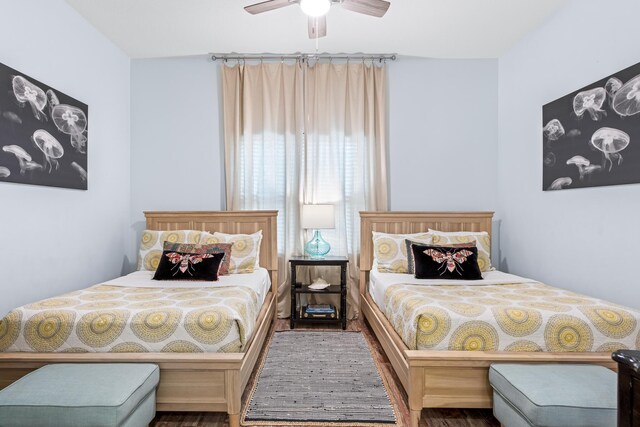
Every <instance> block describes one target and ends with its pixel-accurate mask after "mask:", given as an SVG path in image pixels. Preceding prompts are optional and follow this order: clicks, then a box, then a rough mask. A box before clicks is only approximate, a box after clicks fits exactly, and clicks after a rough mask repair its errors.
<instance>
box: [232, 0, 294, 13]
mask: <svg viewBox="0 0 640 427" xmlns="http://www.w3.org/2000/svg"><path fill="white" fill-rule="evenodd" d="M295 3H297V2H296V1H291V0H267V1H263V2H261V3H256V4H252V5H249V6H246V7H245V8H244V10H246V11H247V12H249V13H250V14H252V15H256V14H258V13H263V12H268V11H270V10H275V9H280V8H282V7H287V6H291V5H292V4H295Z"/></svg>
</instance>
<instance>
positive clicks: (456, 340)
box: [384, 282, 640, 352]
mask: <svg viewBox="0 0 640 427" xmlns="http://www.w3.org/2000/svg"><path fill="white" fill-rule="evenodd" d="M384 307H385V315H386V316H387V319H389V321H390V322H391V324H392V325H393V328H394V329H395V331H396V332H397V333H398V334H399V335H400V336H401V337H402V340H403V341H404V343H405V344H406V345H407V346H408V347H409V349H411V350H467V351H474V350H476V351H546V352H610V351H614V350H617V349H623V348H624V349H630V348H640V331H639V327H638V325H639V319H640V312H638V311H635V310H632V309H629V308H626V307H622V306H619V305H616V304H612V303H609V302H606V301H603V300H599V299H596V298H590V297H586V296H584V295H580V294H576V293H573V292H570V291H565V290H562V289H557V288H553V287H550V286H547V285H544V284H542V283H536V282H532V283H517V284H506V285H487V286H482V285H470V286H466V285H451V286H450V285H439V286H420V285H409V284H398V285H393V286H390V287H389V288H388V289H387V290H386V292H385V294H384Z"/></svg>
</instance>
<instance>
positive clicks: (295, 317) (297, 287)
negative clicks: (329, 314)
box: [289, 256, 349, 329]
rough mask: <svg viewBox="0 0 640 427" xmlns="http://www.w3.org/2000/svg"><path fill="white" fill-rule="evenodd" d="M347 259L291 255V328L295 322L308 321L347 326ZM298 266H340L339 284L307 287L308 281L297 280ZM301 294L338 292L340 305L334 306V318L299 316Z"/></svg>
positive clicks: (301, 308)
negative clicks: (315, 287)
mask: <svg viewBox="0 0 640 427" xmlns="http://www.w3.org/2000/svg"><path fill="white" fill-rule="evenodd" d="M348 264H349V259H348V258H347V257H344V256H328V257H324V258H310V257H302V256H298V257H292V258H291V259H290V260H289V265H290V266H291V322H290V323H291V329H295V327H296V323H302V322H309V323H342V329H346V328H347V265H348ZM298 266H314V267H326V266H335V267H340V284H332V285H331V286H329V287H328V288H326V289H323V290H320V291H315V290H313V289H309V283H305V284H303V283H299V282H298V280H297V274H296V273H297V267H298ZM301 294H316V295H328V294H340V306H339V307H336V309H337V313H336V317H335V318H310V317H306V318H305V317H301V311H302V310H303V309H304V306H302V305H301V303H300V301H299V296H300V295H301Z"/></svg>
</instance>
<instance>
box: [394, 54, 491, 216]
mask: <svg viewBox="0 0 640 427" xmlns="http://www.w3.org/2000/svg"><path fill="white" fill-rule="evenodd" d="M497 118H498V61H497V60H490V59H487V60H473V59H470V60H456V59H453V60H449V59H418V58H401V59H400V60H399V61H397V62H394V63H391V64H390V65H389V162H390V185H389V193H390V203H391V210H396V211H400V210H427V211H438V210H490V211H492V210H495V209H496V203H497V182H498V172H497V153H498V119H497Z"/></svg>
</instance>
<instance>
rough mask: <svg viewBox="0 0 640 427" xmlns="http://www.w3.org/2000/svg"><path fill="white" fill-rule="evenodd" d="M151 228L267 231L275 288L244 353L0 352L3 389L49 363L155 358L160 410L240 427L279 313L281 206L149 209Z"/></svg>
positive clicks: (265, 247)
mask: <svg viewBox="0 0 640 427" xmlns="http://www.w3.org/2000/svg"><path fill="white" fill-rule="evenodd" d="M145 216H146V218H147V229H151V230H187V229H188V230H204V231H220V232H224V233H254V232H256V231H258V230H262V233H263V237H262V244H261V245H260V265H261V266H262V267H264V268H266V269H267V270H269V273H270V276H271V291H270V292H269V293H268V294H267V296H266V299H265V301H264V304H263V306H262V309H261V311H260V314H259V318H258V321H257V325H256V329H255V332H254V335H253V337H252V339H251V341H250V343H249V345H248V347H247V350H246V352H244V353H81V354H77V353H76V354H67V353H0V389H2V388H4V387H6V386H7V385H9V384H11V383H12V382H14V381H16V380H17V379H19V378H21V377H22V376H24V375H26V374H27V373H29V372H31V371H33V370H35V369H37V368H39V367H41V366H43V365H46V364H49V363H123V362H129V363H131V362H133V363H136V362H138V363H146V362H149V363H155V364H157V365H159V366H160V384H159V386H158V392H157V409H158V411H202V412H227V413H228V414H229V425H230V426H231V427H239V426H240V410H241V397H242V392H243V391H244V389H245V387H246V385H247V383H248V381H249V377H250V376H251V373H252V371H253V368H254V366H255V364H256V361H257V359H258V355H259V354H260V350H261V349H262V345H263V344H264V341H265V338H266V336H267V332H268V331H269V328H270V326H271V322H272V320H273V319H274V315H275V308H276V303H275V300H276V298H275V296H276V295H277V286H278V246H277V242H276V236H277V230H276V221H277V216H278V212H277V211H235V212H145Z"/></svg>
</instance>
